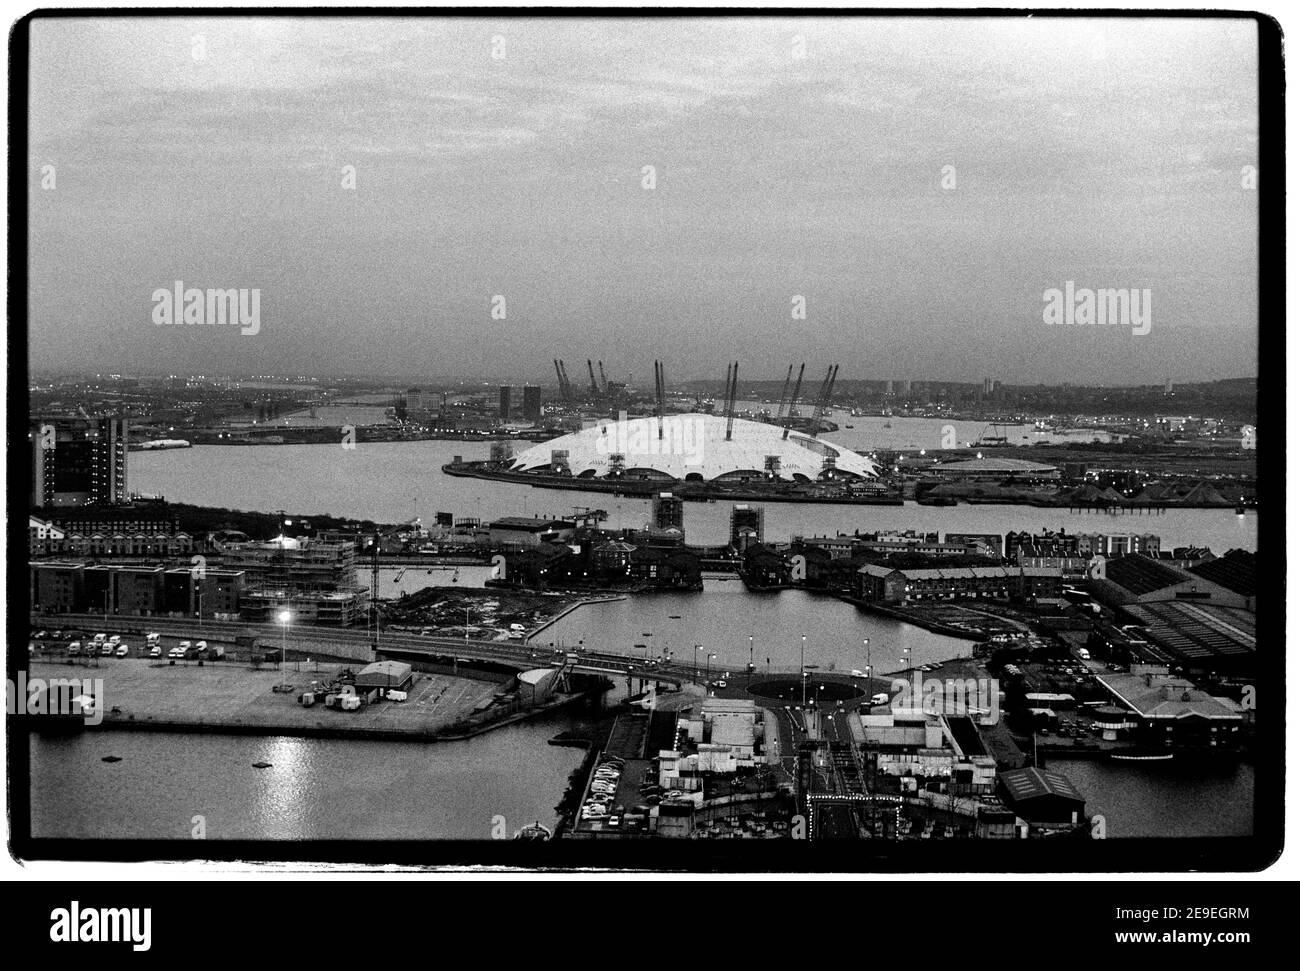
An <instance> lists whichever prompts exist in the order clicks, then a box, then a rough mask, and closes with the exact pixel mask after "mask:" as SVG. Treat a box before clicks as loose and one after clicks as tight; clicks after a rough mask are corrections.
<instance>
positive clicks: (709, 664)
mask: <svg viewBox="0 0 1300 971" xmlns="http://www.w3.org/2000/svg"><path fill="white" fill-rule="evenodd" d="M717 656H718V655H716V654H710V655H708V656H707V657H705V659H704V684H705V686H706V687H707V686H708V683H709V678H710V677H711V675H710V674H709V672H710V671H712V670H713V659H714V658H715V657H717Z"/></svg>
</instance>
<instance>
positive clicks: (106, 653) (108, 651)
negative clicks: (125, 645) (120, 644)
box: [99, 641, 117, 657]
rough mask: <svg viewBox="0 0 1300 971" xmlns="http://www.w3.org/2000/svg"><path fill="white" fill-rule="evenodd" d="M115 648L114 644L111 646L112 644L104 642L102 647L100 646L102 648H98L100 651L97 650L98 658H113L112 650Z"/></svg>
mask: <svg viewBox="0 0 1300 971" xmlns="http://www.w3.org/2000/svg"><path fill="white" fill-rule="evenodd" d="M115 647H117V645H116V644H112V643H109V642H108V641H104V643H103V645H102V646H101V647H100V649H99V656H100V657H112V656H113V649H114V648H115Z"/></svg>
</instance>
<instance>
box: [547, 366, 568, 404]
mask: <svg viewBox="0 0 1300 971" xmlns="http://www.w3.org/2000/svg"><path fill="white" fill-rule="evenodd" d="M551 363H552V364H554V365H555V382H556V384H558V385H559V386H560V401H561V402H563V403H564V404H566V405H567V404H568V403H569V396H568V395H567V394H565V393H564V373H563V372H562V371H561V370H560V362H559V360H558V359H556V358H551Z"/></svg>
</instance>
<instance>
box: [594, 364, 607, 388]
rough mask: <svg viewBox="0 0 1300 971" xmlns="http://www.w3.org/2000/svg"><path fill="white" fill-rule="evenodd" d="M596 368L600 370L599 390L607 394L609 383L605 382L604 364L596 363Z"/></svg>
mask: <svg viewBox="0 0 1300 971" xmlns="http://www.w3.org/2000/svg"><path fill="white" fill-rule="evenodd" d="M596 367H598V368H599V369H600V390H601V391H603V392H608V391H609V382H608V381H606V380H605V362H604V361H597V362H596Z"/></svg>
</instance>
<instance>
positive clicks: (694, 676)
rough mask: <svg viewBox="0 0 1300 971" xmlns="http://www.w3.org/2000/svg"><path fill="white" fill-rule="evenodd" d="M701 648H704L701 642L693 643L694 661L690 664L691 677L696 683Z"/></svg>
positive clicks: (698, 679) (697, 681)
mask: <svg viewBox="0 0 1300 971" xmlns="http://www.w3.org/2000/svg"><path fill="white" fill-rule="evenodd" d="M703 649H704V645H703V644H696V645H695V663H694V664H693V665H691V679H692V680H693V681H694V682H695V683H696V684H699V683H700V651H702V650H703Z"/></svg>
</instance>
